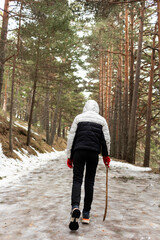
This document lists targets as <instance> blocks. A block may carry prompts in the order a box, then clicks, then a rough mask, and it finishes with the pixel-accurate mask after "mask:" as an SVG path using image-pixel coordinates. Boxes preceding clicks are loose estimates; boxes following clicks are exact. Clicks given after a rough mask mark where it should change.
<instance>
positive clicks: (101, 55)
mask: <svg viewBox="0 0 160 240" xmlns="http://www.w3.org/2000/svg"><path fill="white" fill-rule="evenodd" d="M99 108H100V114H101V115H103V52H102V50H101V49H100V53H99Z"/></svg>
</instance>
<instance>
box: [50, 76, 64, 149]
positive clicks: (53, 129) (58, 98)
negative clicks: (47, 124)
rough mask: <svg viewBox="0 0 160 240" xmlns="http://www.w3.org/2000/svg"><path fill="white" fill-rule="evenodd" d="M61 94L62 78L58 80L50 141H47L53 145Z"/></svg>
mask: <svg viewBox="0 0 160 240" xmlns="http://www.w3.org/2000/svg"><path fill="white" fill-rule="evenodd" d="M61 94H62V80H60V84H59V89H58V92H57V102H56V108H55V111H54V117H53V122H52V129H51V137H50V142H49V144H50V145H51V146H52V145H53V142H54V137H55V134H56V125H57V116H58V111H59V105H60V101H61Z"/></svg>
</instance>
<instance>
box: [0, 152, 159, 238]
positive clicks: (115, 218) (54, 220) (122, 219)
mask: <svg viewBox="0 0 160 240" xmlns="http://www.w3.org/2000/svg"><path fill="white" fill-rule="evenodd" d="M159 182H160V176H159V175H155V174H152V173H147V172H140V171H135V170H134V171H133V170H131V169H127V168H126V167H123V168H121V167H120V166H119V167H116V165H114V164H113V165H112V164H111V168H110V170H109V202H108V214H107V217H106V221H105V222H103V213H104V206H105V167H104V165H103V163H102V159H100V162H99V165H98V169H97V175H96V182H95V192H94V201H93V205H92V219H91V223H90V225H82V224H81V223H80V228H79V230H78V231H76V232H71V231H70V230H69V228H68V223H69V218H70V194H71V183H72V170H70V169H69V168H67V166H66V153H65V152H61V154H59V157H58V158H57V159H56V160H50V161H48V162H47V163H46V165H43V166H41V167H40V168H37V169H35V170H33V171H32V172H30V173H29V174H27V175H24V176H23V177H21V180H20V181H15V182H13V183H12V184H9V185H8V186H7V187H1V189H0V240H10V239H11V240H29V239H30V240H54V239H55V240H57V239H59V240H70V239H74V240H84V239H85V240H88V239H92V240H95V239H97V240H100V239H106V240H110V239H113V240H127V239H134V240H136V239H137V240H149V239H151V240H158V239H160V237H159V236H160V191H159V190H160V187H159ZM82 204H83V187H82V201H81V208H82Z"/></svg>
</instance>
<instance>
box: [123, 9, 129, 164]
mask: <svg viewBox="0 0 160 240" xmlns="http://www.w3.org/2000/svg"><path fill="white" fill-rule="evenodd" d="M128 66H129V33H128V7H126V10H125V85H124V87H125V93H124V129H123V159H126V156H127V144H128Z"/></svg>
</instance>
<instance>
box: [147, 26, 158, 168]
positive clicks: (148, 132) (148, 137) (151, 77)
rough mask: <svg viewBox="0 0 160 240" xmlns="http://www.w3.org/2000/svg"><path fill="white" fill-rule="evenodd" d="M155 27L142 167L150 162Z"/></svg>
mask: <svg viewBox="0 0 160 240" xmlns="http://www.w3.org/2000/svg"><path fill="white" fill-rule="evenodd" d="M156 32H157V25H156V26H155V34H154V37H153V46H152V56H151V71H150V82H149V92H148V102H147V127H146V144H145V153H144V167H149V161H150V142H151V116H152V110H151V105H152V86H153V79H154V66H155V39H156Z"/></svg>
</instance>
